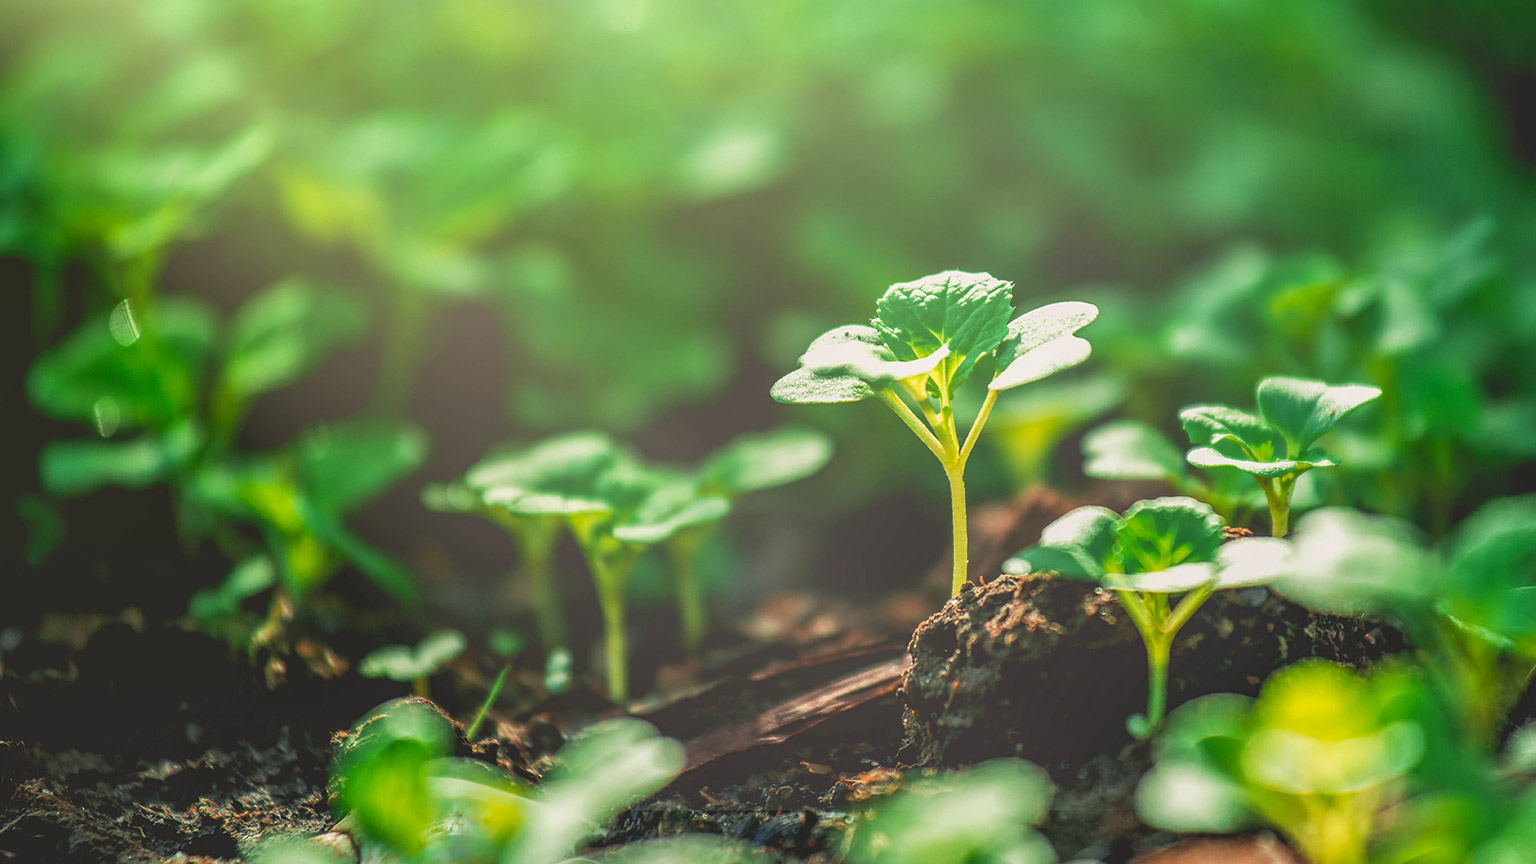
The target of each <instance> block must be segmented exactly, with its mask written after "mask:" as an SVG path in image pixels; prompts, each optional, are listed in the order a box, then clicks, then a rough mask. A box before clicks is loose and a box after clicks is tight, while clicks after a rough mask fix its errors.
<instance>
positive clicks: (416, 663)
mask: <svg viewBox="0 0 1536 864" xmlns="http://www.w3.org/2000/svg"><path fill="white" fill-rule="evenodd" d="M464 648H465V643H464V634H463V633H460V632H459V631H457V630H439V631H437V632H436V633H432V634H429V635H427V636H425V637H424V638H422V640H421V641H420V642H417V643H416V644H415V645H414V646H411V645H386V646H384V647H383V648H379V649H377V650H376V651H373V652H372V653H370V654H369V655H368V656H366V657H364V658H363V660H362V662H361V663H359V664H358V665H357V673H358V674H359V675H361V676H363V677H364V678H388V679H389V680H391V681H399V682H401V683H409V684H410V685H411V692H413V693H415V694H416V695H417V696H420V697H421V698H423V699H430V698H431V696H432V694H431V691H430V689H429V687H428V679H430V678H431V677H432V676H433V675H435V674H437V673H438V672H439V671H440V670H441V669H442V668H443V667H444V666H447V665H448V664H449V663H450V662H452V661H453V660H454V659H456V658H457V657H458V656H459V655H460V654H463V653H464Z"/></svg>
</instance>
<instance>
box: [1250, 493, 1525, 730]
mask: <svg viewBox="0 0 1536 864" xmlns="http://www.w3.org/2000/svg"><path fill="white" fill-rule="evenodd" d="M1293 546H1294V548H1293V552H1292V554H1291V556H1290V559H1289V561H1288V562H1287V564H1286V565H1285V567H1284V575H1283V578H1282V579H1281V580H1280V581H1279V582H1278V584H1277V586H1276V587H1277V588H1278V589H1279V590H1280V591H1281V592H1282V593H1284V594H1285V595H1286V596H1287V597H1290V598H1292V599H1294V600H1296V601H1298V602H1300V603H1303V604H1305V605H1307V606H1310V607H1312V608H1315V609H1320V610H1323V611H1328V612H1333V613H1336V614H1347V615H1360V616H1368V617H1379V618H1387V619H1389V620H1391V621H1393V622H1394V623H1396V624H1397V625H1398V626H1399V627H1401V628H1402V629H1403V630H1404V631H1405V632H1406V633H1407V634H1408V636H1409V637H1410V638H1411V639H1412V640H1413V642H1414V644H1415V646H1416V647H1417V648H1418V651H1419V654H1420V656H1421V657H1422V658H1423V663H1424V666H1425V668H1426V669H1427V670H1428V671H1429V673H1430V680H1431V682H1432V683H1434V684H1435V685H1436V690H1437V691H1438V692H1439V694H1440V695H1441V697H1442V699H1443V700H1444V702H1445V704H1446V705H1447V706H1448V707H1449V709H1450V710H1451V711H1452V712H1453V713H1456V714H1457V715H1459V716H1460V718H1461V722H1462V724H1463V726H1464V728H1465V729H1466V731H1467V735H1468V738H1469V740H1470V741H1471V742H1473V743H1474V744H1477V745H1478V746H1481V747H1485V748H1486V747H1489V746H1491V745H1492V744H1493V742H1494V740H1495V738H1496V737H1497V735H1498V732H1499V729H1500V727H1501V726H1502V724H1503V723H1504V720H1505V718H1506V717H1507V716H1508V713H1509V710H1510V708H1512V707H1513V706H1514V703H1515V701H1516V700H1517V699H1518V698H1519V697H1520V695H1521V693H1523V692H1524V691H1525V687H1526V685H1527V684H1528V683H1529V681H1530V679H1531V675H1532V673H1533V671H1536V496H1523V497H1519V498H1503V499H1498V500H1496V501H1493V502H1491V503H1489V504H1486V505H1484V506H1483V507H1482V508H1480V509H1479V510H1477V511H1476V512H1475V513H1473V514H1472V515H1471V516H1469V517H1468V518H1467V519H1466V520H1465V521H1464V522H1462V523H1461V525H1459V526H1458V527H1457V529H1456V531H1455V532H1454V533H1453V534H1452V536H1451V537H1450V538H1449V539H1448V540H1447V542H1446V543H1444V544H1443V545H1442V546H1441V548H1440V549H1438V550H1436V549H1429V548H1426V547H1425V546H1424V544H1423V542H1422V541H1421V539H1420V536H1419V534H1418V532H1417V531H1416V530H1415V529H1414V528H1412V526H1410V525H1408V524H1407V523H1405V522H1401V521H1399V520H1396V519H1391V518H1389V517H1381V516H1368V515H1365V514H1362V513H1357V512H1355V511H1352V510H1345V509H1337V508H1329V509H1325V510H1319V511H1317V512H1316V513H1313V514H1309V515H1308V516H1307V517H1305V518H1304V519H1302V521H1301V525H1300V529H1299V530H1298V531H1297V534H1296V538H1295V541H1294V544H1293Z"/></svg>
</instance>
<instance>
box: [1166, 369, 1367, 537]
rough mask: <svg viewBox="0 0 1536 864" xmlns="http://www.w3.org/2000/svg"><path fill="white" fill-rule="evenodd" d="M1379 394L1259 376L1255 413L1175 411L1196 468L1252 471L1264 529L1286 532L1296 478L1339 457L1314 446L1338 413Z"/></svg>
mask: <svg viewBox="0 0 1536 864" xmlns="http://www.w3.org/2000/svg"><path fill="white" fill-rule="evenodd" d="M1380 395H1381V390H1380V389H1379V388H1377V387H1371V386H1368V385H1365V384H1341V385H1330V384H1325V383H1323V382H1322V381H1314V380H1311V379H1306V378H1265V379H1264V380H1263V381H1260V382H1259V386H1258V403H1259V415H1260V416H1257V417H1256V416H1254V415H1252V414H1249V413H1248V412H1246V411H1240V410H1238V409H1236V408H1231V407H1228V406H1226V405H1194V406H1191V407H1189V408H1185V409H1184V410H1183V411H1180V412H1179V420H1180V421H1182V422H1183V424H1184V431H1185V432H1187V433H1189V440H1190V443H1191V444H1193V445H1194V448H1193V449H1191V450H1190V451H1189V453H1188V454H1187V455H1186V458H1187V459H1188V460H1189V464H1191V465H1194V466H1196V467H1198V468H1228V467H1229V468H1236V469H1238V470H1239V471H1242V472H1244V473H1246V474H1250V475H1252V476H1253V478H1254V480H1255V481H1257V483H1258V484H1259V489H1260V490H1262V491H1263V493H1264V500H1265V502H1266V503H1267V504H1268V505H1269V524H1270V534H1271V535H1273V536H1275V537H1284V536H1285V535H1286V534H1287V533H1289V531H1290V517H1291V495H1292V493H1293V492H1294V491H1295V489H1296V480H1297V478H1299V477H1300V476H1301V475H1302V474H1305V473H1306V472H1308V471H1310V470H1312V469H1313V468H1331V467H1334V466H1336V465H1338V464H1339V463H1338V462H1337V461H1336V460H1334V459H1333V458H1332V457H1330V456H1329V455H1328V454H1326V453H1324V452H1322V451H1321V450H1318V449H1316V448H1315V447H1314V446H1313V445H1314V444H1316V442H1317V439H1319V438H1321V437H1323V435H1325V434H1327V433H1328V431H1329V430H1330V429H1332V428H1333V427H1334V424H1336V423H1338V422H1339V420H1340V419H1342V418H1343V417H1344V415H1346V414H1348V413H1349V412H1351V411H1353V410H1355V409H1356V408H1359V407H1360V406H1361V405H1364V404H1365V403H1367V402H1370V401H1371V400H1373V399H1375V398H1377V397H1378V396H1380Z"/></svg>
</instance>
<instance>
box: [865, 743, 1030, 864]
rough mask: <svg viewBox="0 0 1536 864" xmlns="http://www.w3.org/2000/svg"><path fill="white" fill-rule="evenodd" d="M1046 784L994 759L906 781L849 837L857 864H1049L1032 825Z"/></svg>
mask: <svg viewBox="0 0 1536 864" xmlns="http://www.w3.org/2000/svg"><path fill="white" fill-rule="evenodd" d="M1050 803H1051V781H1050V777H1049V776H1047V775H1046V773H1045V771H1044V770H1042V769H1041V768H1040V767H1039V766H1037V765H1034V764H1032V763H1029V762H1023V761H1020V760H1018V759H995V760H993V761H990V762H983V763H982V764H980V765H974V766H971V767H970V768H966V769H964V770H960V771H952V772H948V773H945V774H942V775H939V776H937V777H932V778H927V779H924V780H920V781H918V782H915V783H913V784H912V785H911V786H909V787H907V788H906V789H903V790H902V791H900V792H897V793H896V794H895V795H893V796H891V797H890V798H889V799H887V800H884V801H881V802H880V803H879V804H877V805H876V806H875V808H874V813H873V816H872V817H871V818H870V820H869V822H868V824H867V825H860V826H858V827H857V828H856V829H855V830H854V831H853V834H852V837H851V838H850V840H851V842H850V843H849V850H848V860H850V861H854V862H858V864H968V862H973V861H1010V862H1016V864H1055V861H1056V854H1055V852H1054V851H1053V850H1052V849H1051V844H1050V843H1049V842H1048V841H1046V839H1045V838H1044V837H1043V836H1041V835H1040V834H1039V833H1038V832H1037V831H1035V830H1034V828H1033V827H1032V826H1034V825H1038V824H1040V822H1041V821H1042V820H1043V819H1045V815H1046V812H1047V810H1048V809H1049V805H1050Z"/></svg>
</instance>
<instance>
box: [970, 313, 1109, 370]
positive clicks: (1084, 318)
mask: <svg viewBox="0 0 1536 864" xmlns="http://www.w3.org/2000/svg"><path fill="white" fill-rule="evenodd" d="M1098 315H1099V308H1098V307H1097V306H1095V305H1093V304H1092V303H1081V302H1076V301H1069V302H1066V303H1051V304H1049V305H1046V306H1041V307H1040V308H1038V309H1033V310H1031V311H1029V312H1025V313H1024V314H1023V315H1020V316H1019V317H1018V318H1015V319H1014V320H1013V322H1012V323H1010V324H1009V325H1008V332H1007V335H1006V336H1004V338H1003V341H1002V344H1000V345H999V346H998V348H997V374H996V375H995V376H994V377H993V379H992V381H991V383H989V384H988V385H987V387H988V389H991V390H1007V389H1009V388H1012V387H1018V386H1020V385H1021V384H1028V383H1030V382H1031V381H1038V380H1040V379H1041V378H1044V377H1046V376H1048V375H1053V374H1055V373H1057V372H1060V371H1061V370H1063V369H1068V368H1071V367H1073V366H1076V365H1077V364H1079V363H1081V362H1083V361H1084V360H1087V359H1088V355H1089V354H1090V353H1092V351H1093V347H1092V346H1091V345H1089V344H1088V340H1086V339H1082V338H1079V337H1077V336H1073V335H1072V334H1073V333H1074V332H1076V331H1077V330H1078V329H1080V328H1082V327H1084V326H1085V325H1087V324H1088V323H1090V322H1092V321H1093V319H1095V318H1097V317H1098Z"/></svg>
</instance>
